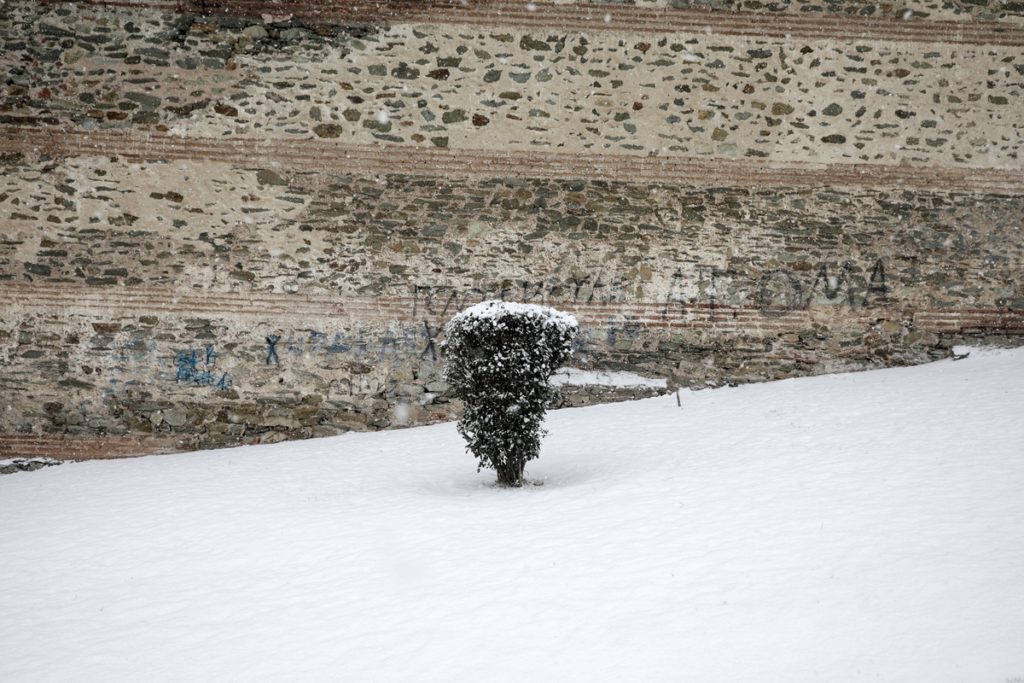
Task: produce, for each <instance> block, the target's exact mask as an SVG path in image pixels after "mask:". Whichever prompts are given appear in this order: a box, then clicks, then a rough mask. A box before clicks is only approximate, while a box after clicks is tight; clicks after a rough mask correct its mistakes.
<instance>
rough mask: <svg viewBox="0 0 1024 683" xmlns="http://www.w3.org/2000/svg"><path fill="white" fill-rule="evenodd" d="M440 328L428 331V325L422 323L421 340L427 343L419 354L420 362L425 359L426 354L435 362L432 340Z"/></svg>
mask: <svg viewBox="0 0 1024 683" xmlns="http://www.w3.org/2000/svg"><path fill="white" fill-rule="evenodd" d="M440 331H441V328H439V327H435V328H434V329H433V330H431V329H430V323H428V322H427V321H426V320H424V321H423V338H424V339H425V340H426V342H427V346H426V348H424V349H423V350H422V351H421V352H420V360H423V359H424V358H426V356H427V353H428V352H429V353H430V360H432V361H437V347H436V346H434V340H435V339H436V338H437V334H438V332H440Z"/></svg>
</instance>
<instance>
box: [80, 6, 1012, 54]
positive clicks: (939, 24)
mask: <svg viewBox="0 0 1024 683" xmlns="http://www.w3.org/2000/svg"><path fill="white" fill-rule="evenodd" d="M74 1H75V2H78V3H79V4H88V5H100V6H103V5H106V6H113V7H130V8H139V9H144V8H148V9H156V10H162V11H167V12H182V13H190V14H202V15H210V14H212V15H221V16H241V17H253V18H256V17H260V16H261V15H262V14H272V15H275V16H285V15H292V16H294V17H295V18H297V19H300V20H303V21H306V22H312V23H327V24H344V25H359V24H369V25H379V24H392V23H416V24H437V25H469V26H482V27H492V28H518V29H536V30H556V31H557V30H561V31H565V30H577V31H588V32H602V31H614V32H619V33H621V32H632V33H655V34H661V33H705V32H710V33H713V34H725V35H742V36H756V37H767V38H786V37H795V38H810V39H821V38H827V39H838V40H851V41H852V40H856V41H866V40H875V41H877V40H885V41H901V42H924V43H956V44H977V45H993V46H995V45H1000V46H1020V45H1024V30H1022V27H1020V26H1017V25H1014V24H1011V23H1008V22H998V21H985V20H969V21H949V20H921V19H912V20H905V21H899V20H894V19H889V18H873V17H860V16H849V15H841V16H833V15H825V14H817V15H805V14H797V13H781V12H779V13H755V12H744V11H739V12H736V11H722V10H708V9H699V8H693V9H675V8H669V7H638V6H630V5H604V4H593V3H573V4H554V3H549V2H535V3H529V5H532V8H533V9H531V7H530V6H528V3H525V2H519V1H518V0H470V1H469V2H466V3H462V2H439V1H438V0H376V1H374V0H362V1H360V2H358V3H356V2H315V1H313V2H310V1H308V0H307V1H300V2H294V1H293V2H288V1H287V0H281V1H274V0H181V1H180V2H174V3H171V2H124V1H121V0H74Z"/></svg>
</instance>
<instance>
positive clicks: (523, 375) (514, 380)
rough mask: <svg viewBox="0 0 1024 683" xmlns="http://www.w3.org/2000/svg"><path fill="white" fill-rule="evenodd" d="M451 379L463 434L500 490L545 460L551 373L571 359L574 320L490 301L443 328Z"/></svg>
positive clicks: (542, 309) (519, 480) (548, 311)
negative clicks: (495, 477)
mask: <svg viewBox="0 0 1024 683" xmlns="http://www.w3.org/2000/svg"><path fill="white" fill-rule="evenodd" d="M445 332H446V337H447V339H446V341H445V344H444V349H445V352H446V356H447V359H446V365H445V379H446V380H447V381H448V383H449V384H451V385H452V387H453V388H454V390H455V394H456V395H457V396H458V397H459V398H460V399H462V401H463V404H464V408H463V412H462V416H461V417H460V418H459V423H458V429H459V433H460V434H462V436H463V437H464V438H465V439H466V443H467V445H468V447H469V450H470V451H471V452H472V453H473V455H475V456H476V458H477V460H478V461H479V466H480V467H489V468H492V469H494V470H496V471H497V473H498V483H499V484H500V485H502V486H521V485H522V482H523V469H524V468H525V467H526V463H527V462H529V461H530V460H533V459H534V458H536V457H537V456H538V455H539V452H540V440H541V437H542V436H543V434H544V432H543V430H542V429H541V423H542V422H543V421H544V412H545V411H546V410H547V407H548V405H549V404H550V403H551V398H552V393H553V389H552V388H551V384H550V379H551V375H552V374H553V373H554V371H555V370H556V369H558V368H559V367H560V366H561V365H563V364H564V363H565V362H566V361H567V360H568V359H569V357H570V356H571V355H572V342H573V340H574V339H575V338H576V335H577V333H578V332H579V326H578V324H577V322H576V319H575V318H573V317H572V316H571V315H567V314H565V313H561V312H559V311H556V310H555V309H553V308H548V307H545V306H533V305H527V304H513V303H507V302H502V301H486V302H484V303H482V304H477V305H476V306H473V307H471V308H467V309H466V310H464V311H462V312H461V313H459V314H458V315H456V316H455V317H454V318H452V319H451V321H449V323H448V325H447V326H446V328H445Z"/></svg>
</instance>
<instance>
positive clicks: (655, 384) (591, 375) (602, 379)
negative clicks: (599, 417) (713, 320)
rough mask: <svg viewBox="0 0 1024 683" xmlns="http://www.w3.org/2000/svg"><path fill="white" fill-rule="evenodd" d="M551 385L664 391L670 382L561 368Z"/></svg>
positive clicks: (615, 373) (661, 379)
mask: <svg viewBox="0 0 1024 683" xmlns="http://www.w3.org/2000/svg"><path fill="white" fill-rule="evenodd" d="M551 384H552V385H553V386H556V387H563V386H601V387H615V388H627V387H645V388H649V389H664V388H665V387H667V386H668V381H667V380H665V379H664V378H659V377H644V376H643V375H638V374H636V373H633V372H616V371H612V370H580V369H579V368H560V369H559V370H558V371H557V372H555V374H553V375H551Z"/></svg>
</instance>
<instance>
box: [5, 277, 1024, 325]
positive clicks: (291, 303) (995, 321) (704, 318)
mask: <svg viewBox="0 0 1024 683" xmlns="http://www.w3.org/2000/svg"><path fill="white" fill-rule="evenodd" d="M5 293H6V298H5V300H4V302H3V303H0V311H6V312H7V313H6V315H8V316H9V315H10V314H11V313H13V312H14V311H15V310H16V309H30V310H33V311H41V312H44V313H45V312H53V313H56V314H58V315H61V314H64V313H65V311H66V309H72V310H74V311H76V312H83V313H88V312H93V314H94V315H95V314H96V313H113V312H119V313H122V314H124V313H134V314H140V315H142V314H149V313H166V312H173V313H175V314H177V315H178V316H179V317H207V316H208V317H210V318H212V319H217V318H223V317H246V318H252V317H258V318H261V319H265V320H268V321H272V320H279V319H281V318H287V319H293V318H300V319H301V320H303V321H306V320H309V319H311V318H312V319H316V320H317V321H319V322H323V321H324V320H325V319H327V320H329V319H332V318H340V317H345V318H349V319H351V320H353V321H363V322H375V323H395V322H398V323H410V324H414V325H418V324H421V323H422V321H423V320H425V319H426V320H430V321H437V320H438V318H447V317H448V316H449V315H450V314H451V313H452V312H453V311H446V310H445V309H444V307H442V306H440V305H437V306H434V307H432V308H426V307H425V306H424V304H423V302H420V301H417V300H416V299H415V298H414V297H412V296H368V295H360V296H350V295H344V294H339V295H338V298H343V299H344V300H343V301H338V300H337V299H336V298H331V299H327V298H319V297H307V298H301V297H297V296H296V295H293V294H247V293H244V292H238V293H234V292H204V293H201V294H197V293H195V292H188V293H175V292H167V291H162V290H158V289H153V288H150V289H144V288H136V289H134V290H131V291H130V292H128V291H122V290H117V291H116V293H115V292H114V291H106V292H99V291H96V289H95V288H92V287H88V286H68V285H47V284H26V283H9V284H7V285H6V286H5ZM547 303H549V304H551V305H554V306H558V307H559V308H563V309H564V310H566V311H569V312H571V313H574V314H575V315H576V316H577V317H578V318H579V319H580V322H581V323H583V324H585V325H587V326H590V327H603V326H605V325H620V324H635V325H637V326H639V327H646V328H652V329H698V328H708V329H718V330H727V329H732V330H744V329H758V330H785V329H793V328H798V327H802V326H805V325H807V324H809V322H810V321H811V319H812V318H813V311H808V310H786V309H767V310H766V309H762V308H757V307H737V306H721V305H719V306H714V307H712V306H710V305H707V304H702V305H688V304H680V303H677V302H671V303H665V302H620V303H616V302H610V303H609V302H572V301H549V302H547ZM836 315H838V316H839V317H841V318H842V319H843V320H845V322H846V323H847V324H851V325H852V324H856V325H867V324H872V323H873V322H874V321H875V320H876V319H877V318H878V317H880V315H881V314H879V313H875V312H869V311H864V312H860V313H856V312H853V311H839V312H837V313H836ZM889 315H890V317H891V313H890V314H889ZM902 315H910V316H911V319H912V320H913V323H914V325H915V327H917V328H919V329H922V330H925V331H955V330H958V329H967V328H983V329H1006V330H1009V331H1010V332H1012V333H1017V332H1015V330H1019V329H1021V328H1024V311H1020V310H1012V309H985V308H964V309H938V310H916V311H913V312H910V311H907V312H906V313H901V312H900V311H896V316H897V318H898V317H900V316H902Z"/></svg>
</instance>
